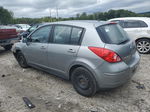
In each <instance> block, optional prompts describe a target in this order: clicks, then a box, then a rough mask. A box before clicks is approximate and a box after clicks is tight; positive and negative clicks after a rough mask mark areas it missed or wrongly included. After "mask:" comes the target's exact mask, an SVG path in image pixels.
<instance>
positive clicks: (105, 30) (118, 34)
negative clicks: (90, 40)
mask: <svg viewBox="0 0 150 112" xmlns="http://www.w3.org/2000/svg"><path fill="white" fill-rule="evenodd" d="M96 29H97V32H98V34H99V36H100V37H101V39H102V41H103V42H105V43H108V44H121V43H124V42H127V41H128V40H129V37H128V35H127V33H126V32H125V31H124V30H123V29H122V28H121V26H120V25H118V24H107V25H103V26H99V27H97V28H96Z"/></svg>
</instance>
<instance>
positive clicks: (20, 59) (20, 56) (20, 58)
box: [16, 51, 28, 68]
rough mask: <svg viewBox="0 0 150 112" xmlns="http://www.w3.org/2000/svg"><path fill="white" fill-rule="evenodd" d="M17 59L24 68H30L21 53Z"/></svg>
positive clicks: (17, 55)
mask: <svg viewBox="0 0 150 112" xmlns="http://www.w3.org/2000/svg"><path fill="white" fill-rule="evenodd" d="M16 59H17V61H18V63H19V65H20V66H21V67H22V68H28V64H27V61H26V59H25V57H24V55H23V54H22V53H21V52H20V51H19V52H18V53H17V54H16Z"/></svg>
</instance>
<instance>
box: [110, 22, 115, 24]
mask: <svg viewBox="0 0 150 112" xmlns="http://www.w3.org/2000/svg"><path fill="white" fill-rule="evenodd" d="M109 24H117V23H116V22H110V23H109Z"/></svg>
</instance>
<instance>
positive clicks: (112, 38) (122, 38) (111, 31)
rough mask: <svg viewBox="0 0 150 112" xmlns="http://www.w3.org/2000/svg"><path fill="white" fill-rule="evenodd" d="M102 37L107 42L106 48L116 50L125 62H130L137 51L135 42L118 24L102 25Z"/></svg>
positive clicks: (100, 31) (100, 30) (100, 29)
mask: <svg viewBox="0 0 150 112" xmlns="http://www.w3.org/2000/svg"><path fill="white" fill-rule="evenodd" d="M97 30H98V31H99V34H100V37H101V38H103V39H102V40H103V41H104V42H105V43H106V44H105V48H107V49H110V50H112V51H114V52H116V53H117V54H118V55H119V56H120V57H121V59H122V60H123V61H124V62H125V63H127V64H128V63H129V62H130V60H131V59H132V56H133V55H134V54H135V52H136V47H135V43H134V42H133V41H132V39H130V38H129V37H128V35H127V33H126V32H125V31H124V30H123V29H122V28H121V27H120V25H117V24H109V25H104V26H100V27H99V28H98V29H97Z"/></svg>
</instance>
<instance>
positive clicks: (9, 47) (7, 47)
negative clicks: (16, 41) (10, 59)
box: [3, 45, 12, 51]
mask: <svg viewBox="0 0 150 112" xmlns="http://www.w3.org/2000/svg"><path fill="white" fill-rule="evenodd" d="M3 47H4V49H5V50H6V51H8V50H11V48H12V45H6V46H3Z"/></svg>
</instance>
